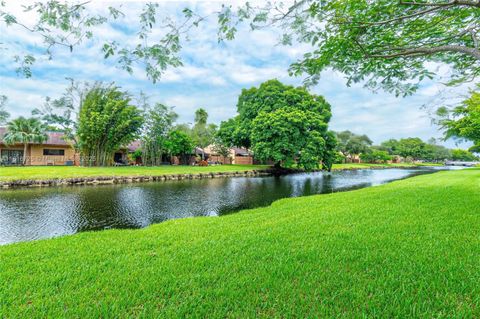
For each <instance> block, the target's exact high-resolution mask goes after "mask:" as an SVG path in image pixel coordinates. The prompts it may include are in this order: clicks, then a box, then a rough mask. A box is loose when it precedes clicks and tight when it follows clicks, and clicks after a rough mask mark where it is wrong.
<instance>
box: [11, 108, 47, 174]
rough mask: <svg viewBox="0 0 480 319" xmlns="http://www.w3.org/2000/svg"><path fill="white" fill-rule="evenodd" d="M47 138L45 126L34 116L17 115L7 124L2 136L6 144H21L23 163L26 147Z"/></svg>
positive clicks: (24, 161) (25, 160) (25, 158)
mask: <svg viewBox="0 0 480 319" xmlns="http://www.w3.org/2000/svg"><path fill="white" fill-rule="evenodd" d="M47 139H48V136H47V134H46V132H45V126H44V125H43V124H42V123H41V122H40V121H39V120H38V119H36V118H24V117H22V116H21V117H19V118H17V119H14V120H12V121H11V122H9V123H8V124H7V132H6V133H5V135H4V137H3V142H4V143H5V144H6V145H13V144H23V161H22V163H23V165H25V164H26V163H27V149H28V145H29V144H31V143H43V142H45V141H46V140H47Z"/></svg>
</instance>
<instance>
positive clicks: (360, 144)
mask: <svg viewBox="0 0 480 319" xmlns="http://www.w3.org/2000/svg"><path fill="white" fill-rule="evenodd" d="M336 138H337V151H339V152H342V154H343V155H344V156H345V157H346V158H349V159H350V160H352V159H353V157H354V156H355V155H359V154H361V153H366V152H367V151H368V150H369V148H370V146H371V145H372V143H373V142H372V140H370V138H369V137H368V136H367V135H357V134H354V133H352V132H350V131H343V132H338V133H336Z"/></svg>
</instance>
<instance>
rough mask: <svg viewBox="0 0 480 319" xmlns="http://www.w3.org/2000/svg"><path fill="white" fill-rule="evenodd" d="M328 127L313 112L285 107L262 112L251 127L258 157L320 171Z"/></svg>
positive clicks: (285, 164)
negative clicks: (325, 133)
mask: <svg viewBox="0 0 480 319" xmlns="http://www.w3.org/2000/svg"><path fill="white" fill-rule="evenodd" d="M326 129H327V124H326V123H325V122H323V119H322V118H321V117H320V116H318V115H317V114H316V113H314V112H310V111H302V110H299V109H295V108H290V107H285V108H280V109H277V110H275V111H273V112H270V113H267V112H263V111H262V112H260V114H259V115H258V116H257V117H256V118H255V119H254V120H253V123H252V135H251V139H252V144H253V151H254V153H255V157H257V158H258V159H261V160H273V161H274V162H275V163H279V164H281V165H282V166H285V167H291V166H293V165H294V164H297V165H298V166H299V167H302V168H305V169H307V170H311V169H315V168H318V167H319V165H320V162H321V160H322V159H323V153H324V150H325V149H326V145H325V144H326V142H325V139H324V135H323V134H322V133H324V132H325V131H326Z"/></svg>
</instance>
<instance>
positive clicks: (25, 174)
mask: <svg viewBox="0 0 480 319" xmlns="http://www.w3.org/2000/svg"><path fill="white" fill-rule="evenodd" d="M422 165H425V164H422ZM426 165H428V164H426ZM413 166H418V164H335V165H334V166H333V169H334V170H337V169H353V168H355V169H362V168H372V167H374V168H390V167H413ZM267 168H269V166H267V165H214V166H207V167H200V166H182V165H165V166H154V167H146V166H118V167H78V166H24V167H21V166H8V167H6V166H4V167H2V166H0V181H13V180H49V179H63V178H80V177H99V176H105V177H108V176H159V175H167V174H199V173H212V172H215V173H221V172H233V171H248V170H262V169H267Z"/></svg>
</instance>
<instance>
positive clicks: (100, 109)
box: [77, 84, 143, 166]
mask: <svg viewBox="0 0 480 319" xmlns="http://www.w3.org/2000/svg"><path fill="white" fill-rule="evenodd" d="M142 124H143V118H142V114H141V111H140V110H139V109H138V108H137V107H135V106H133V105H130V97H129V96H128V94H127V93H125V92H122V91H120V90H119V88H118V87H116V86H113V85H107V86H105V85H100V84H97V85H95V86H94V87H93V88H92V89H91V90H90V91H88V93H87V94H86V96H85V99H84V101H83V104H82V107H81V109H80V113H79V120H78V131H77V134H78V140H79V147H80V152H81V155H82V156H83V158H84V160H83V164H87V165H94V166H105V165H111V164H112V162H113V154H114V153H115V151H117V150H118V149H119V148H120V147H122V146H126V145H128V144H129V143H130V142H132V141H133V140H134V139H135V138H136V137H137V136H138V134H139V131H140V128H141V126H142ZM85 159H86V160H85Z"/></svg>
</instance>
